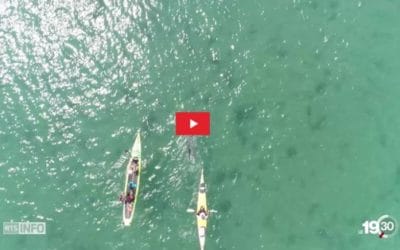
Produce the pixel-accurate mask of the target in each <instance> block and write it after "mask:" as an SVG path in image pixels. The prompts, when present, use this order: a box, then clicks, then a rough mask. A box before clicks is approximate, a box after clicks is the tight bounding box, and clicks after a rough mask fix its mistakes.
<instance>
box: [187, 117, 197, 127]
mask: <svg viewBox="0 0 400 250" xmlns="http://www.w3.org/2000/svg"><path fill="white" fill-rule="evenodd" d="M198 124H199V123H198V122H196V121H193V120H192V119H190V125H189V127H190V128H194V127H196V126H197V125H198Z"/></svg>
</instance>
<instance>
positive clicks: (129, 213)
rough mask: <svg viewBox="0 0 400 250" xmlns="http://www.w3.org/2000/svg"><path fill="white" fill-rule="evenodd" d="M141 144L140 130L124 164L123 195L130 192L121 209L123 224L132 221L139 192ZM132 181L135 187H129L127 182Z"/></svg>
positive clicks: (128, 223) (126, 224) (127, 224)
mask: <svg viewBox="0 0 400 250" xmlns="http://www.w3.org/2000/svg"><path fill="white" fill-rule="evenodd" d="M141 151H142V146H141V142H140V131H138V133H137V135H136V139H135V142H134V143H133V146H132V150H131V156H130V159H129V162H128V165H127V166H126V175H125V188H124V195H126V197H128V196H129V195H128V194H129V193H130V192H131V195H132V196H131V197H129V200H128V201H124V207H123V210H122V219H123V222H124V225H125V226H129V225H131V223H132V219H133V215H134V214H135V207H136V203H137V200H138V194H139V184H140V173H141V166H142V156H141ZM130 182H133V183H134V184H135V185H136V187H135V188H131V187H129V183H130Z"/></svg>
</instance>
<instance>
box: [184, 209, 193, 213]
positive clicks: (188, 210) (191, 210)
mask: <svg viewBox="0 0 400 250" xmlns="http://www.w3.org/2000/svg"><path fill="white" fill-rule="evenodd" d="M186 212H187V213H194V212H195V211H194V209H192V208H188V209H186Z"/></svg>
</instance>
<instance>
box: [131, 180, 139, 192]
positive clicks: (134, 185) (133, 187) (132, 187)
mask: <svg viewBox="0 0 400 250" xmlns="http://www.w3.org/2000/svg"><path fill="white" fill-rule="evenodd" d="M136 187H137V184H136V183H135V182H134V181H133V180H131V181H130V182H129V190H134V189H135V188H136Z"/></svg>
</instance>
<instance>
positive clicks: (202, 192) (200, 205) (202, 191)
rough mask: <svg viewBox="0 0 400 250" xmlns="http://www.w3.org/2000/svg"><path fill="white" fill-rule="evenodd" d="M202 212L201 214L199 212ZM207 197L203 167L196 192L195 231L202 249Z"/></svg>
mask: <svg viewBox="0 0 400 250" xmlns="http://www.w3.org/2000/svg"><path fill="white" fill-rule="evenodd" d="M202 212H203V213H204V215H203V216H202V214H201V213H202ZM207 215H208V209H207V197H206V184H205V182H204V174H203V169H202V170H201V176H200V184H199V190H198V193H197V209H196V217H197V232H198V235H199V243H200V249H201V250H203V249H204V247H205V244H206V229H207V217H208V216H207Z"/></svg>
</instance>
